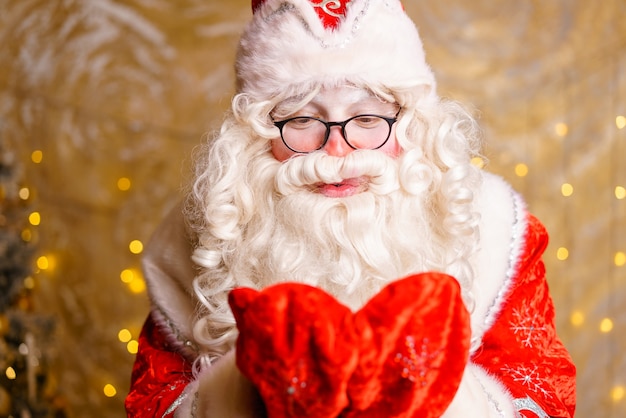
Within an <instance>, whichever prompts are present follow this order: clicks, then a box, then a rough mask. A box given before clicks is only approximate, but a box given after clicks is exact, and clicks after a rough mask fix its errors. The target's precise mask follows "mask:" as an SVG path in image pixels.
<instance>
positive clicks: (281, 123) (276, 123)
mask: <svg viewBox="0 0 626 418" xmlns="http://www.w3.org/2000/svg"><path fill="white" fill-rule="evenodd" d="M401 110H402V109H400V110H398V113H396V115H395V116H394V117H392V118H390V117H386V116H381V115H375V114H369V113H366V114H362V115H356V116H352V117H351V118H349V119H346V120H344V121H343V122H327V121H325V120H323V119H319V118H316V117H313V116H295V117H293V118H289V119H285V120H279V121H275V120H272V123H273V124H274V126H276V127H277V128H278V130H279V131H280V139H281V140H282V141H283V144H285V146H286V147H287V148H289V149H290V150H291V151H293V152H297V153H298V154H309V153H311V152H315V151H319V150H321V149H322V148H324V146H325V145H326V143H327V142H328V138H330V128H332V127H333V126H339V127H341V135H342V136H343V140H344V141H346V144H348V146H349V147H350V148H352V149H355V150H356V149H369V150H376V149H379V148H381V147H382V146H383V145H385V144H386V143H387V141H389V137H391V130H392V127H393V124H394V123H396V122H397V121H398V115H399V114H400V111H401ZM363 116H370V117H377V118H381V119H383V120H384V121H385V122H387V124H388V125H389V132H388V133H387V138H385V140H384V141H383V142H382V143H381V144H380V145H379V146H377V147H376V148H358V147H355V146H354V145H352V144H351V143H350V141H348V137H347V136H346V125H347V124H348V123H350V122H351V121H353V120H354V119H357V118H362V117H363ZM296 119H311V120H316V121H319V122H322V123H323V124H324V126H326V134H325V135H324V141H323V142H322V144H321V145H320V146H319V147H317V148H316V149H314V150H311V151H298V150H295V149H293V148H291V147H290V146H289V144H287V141H285V137H284V136H283V127H284V126H285V125H286V124H287V123H289V122H291V121H292V120H296Z"/></svg>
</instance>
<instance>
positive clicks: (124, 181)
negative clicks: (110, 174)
mask: <svg viewBox="0 0 626 418" xmlns="http://www.w3.org/2000/svg"><path fill="white" fill-rule="evenodd" d="M117 188H118V189H120V190H121V191H123V192H125V191H127V190H129V189H130V179H129V178H128V177H120V178H119V179H118V180H117Z"/></svg>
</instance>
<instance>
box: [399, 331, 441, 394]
mask: <svg viewBox="0 0 626 418" xmlns="http://www.w3.org/2000/svg"><path fill="white" fill-rule="evenodd" d="M404 347H405V348H406V351H407V355H403V354H402V353H397V354H396V356H395V358H394V361H395V362H396V363H397V364H399V365H400V367H402V373H401V374H402V377H403V378H404V379H408V380H409V381H411V382H414V383H415V382H419V383H420V384H421V386H426V385H427V384H428V382H427V381H426V380H427V375H428V372H429V370H430V369H433V368H434V367H433V366H432V363H433V361H434V360H435V359H436V358H437V356H438V355H439V354H440V353H441V351H442V350H441V348H439V349H437V350H434V351H431V348H430V344H429V341H428V338H424V339H422V343H421V345H420V347H416V344H415V338H414V337H413V336H411V335H409V336H407V337H406V338H405V340H404Z"/></svg>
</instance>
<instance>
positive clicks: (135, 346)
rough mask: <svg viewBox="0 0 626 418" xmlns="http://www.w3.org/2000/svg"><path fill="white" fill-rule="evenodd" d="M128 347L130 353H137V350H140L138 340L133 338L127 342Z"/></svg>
mask: <svg viewBox="0 0 626 418" xmlns="http://www.w3.org/2000/svg"><path fill="white" fill-rule="evenodd" d="M126 349H127V350H128V352H129V353H130V354H137V351H138V350H139V343H138V342H137V340H131V341H129V342H128V344H126Z"/></svg>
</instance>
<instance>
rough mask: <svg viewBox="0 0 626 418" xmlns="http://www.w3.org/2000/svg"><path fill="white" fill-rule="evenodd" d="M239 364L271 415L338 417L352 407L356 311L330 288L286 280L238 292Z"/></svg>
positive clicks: (233, 299) (233, 301)
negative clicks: (350, 392)
mask: <svg viewBox="0 0 626 418" xmlns="http://www.w3.org/2000/svg"><path fill="white" fill-rule="evenodd" d="M229 303H230V306H231V309H232V311H233V314H234V316H235V319H236V321H237V327H238V328H239V338H238V339H237V367H238V368H239V370H240V371H241V372H242V373H243V374H244V375H245V376H246V377H247V378H248V379H249V380H250V381H251V382H252V383H253V384H254V385H255V387H256V388H257V390H258V391H259V393H260V394H261V397H262V398H263V401H264V403H265V406H266V409H267V413H268V416H269V418H282V417H305V416H308V417H316V418H325V417H332V418H336V417H337V416H339V414H340V413H341V411H342V410H343V409H345V408H346V406H347V405H348V402H349V401H348V397H347V392H346V389H347V384H348V380H349V379H350V376H351V375H352V372H353V371H354V368H355V367H356V362H357V356H358V344H357V342H356V341H357V338H358V337H357V335H356V334H355V332H354V329H353V327H352V319H353V314H352V312H350V310H349V309H348V308H346V307H345V306H343V305H341V304H340V303H338V302H337V301H336V300H335V299H334V298H333V297H332V296H330V295H328V294H327V293H325V292H324V291H322V290H320V289H317V288H314V287H311V286H307V285H303V284H295V283H289V284H279V285H275V286H272V287H268V288H266V289H264V290H263V291H261V292H257V291H255V290H252V289H244V288H242V289H235V290H233V291H232V292H231V293H230V297H229Z"/></svg>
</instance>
